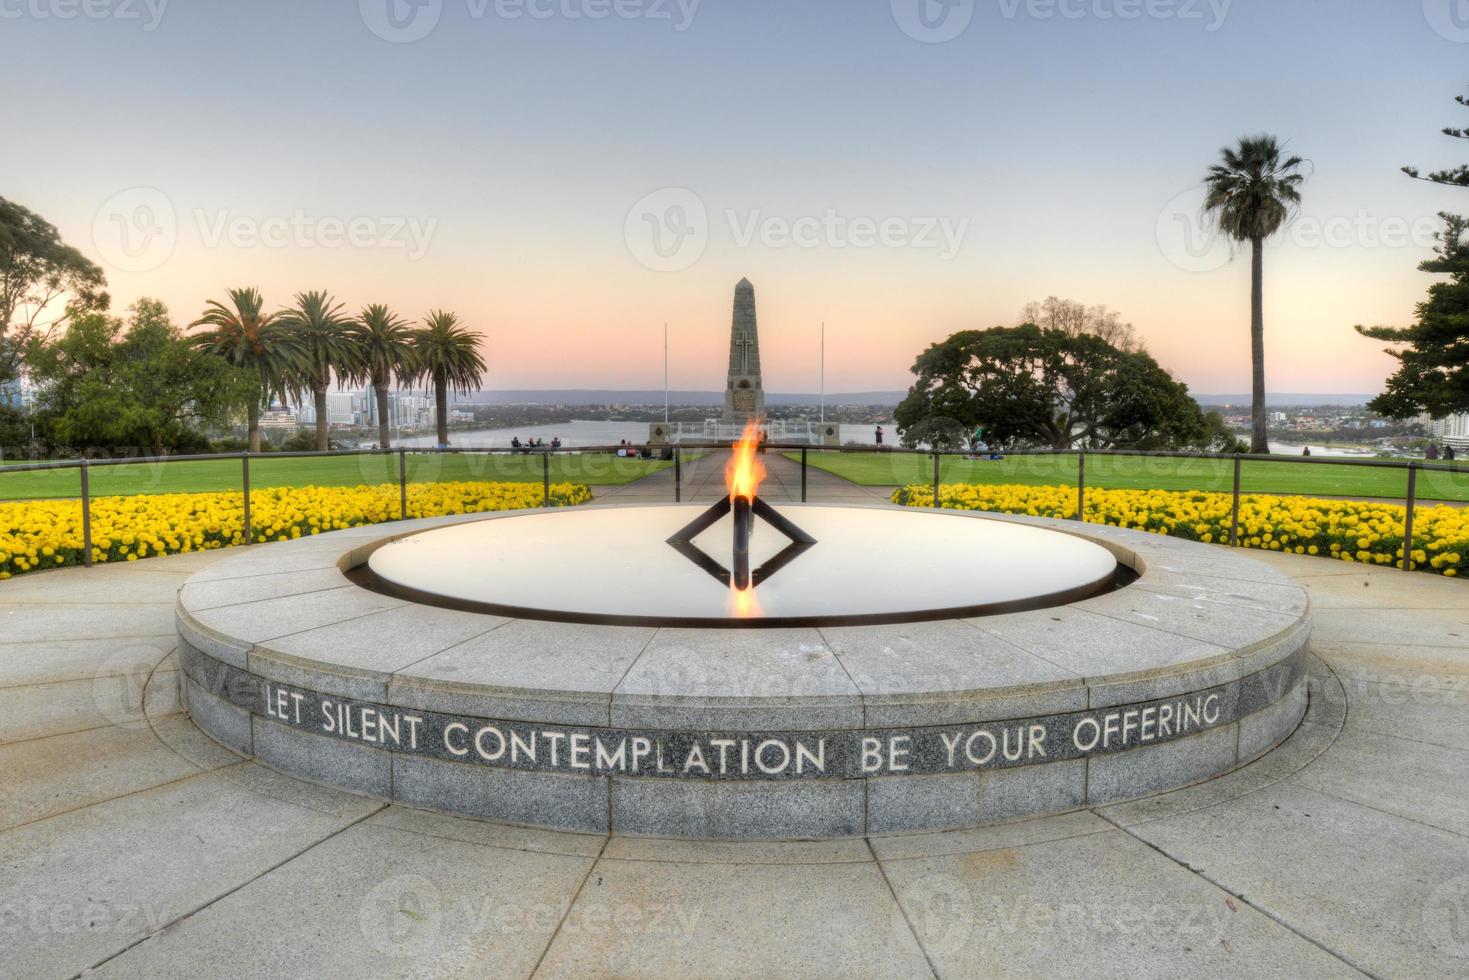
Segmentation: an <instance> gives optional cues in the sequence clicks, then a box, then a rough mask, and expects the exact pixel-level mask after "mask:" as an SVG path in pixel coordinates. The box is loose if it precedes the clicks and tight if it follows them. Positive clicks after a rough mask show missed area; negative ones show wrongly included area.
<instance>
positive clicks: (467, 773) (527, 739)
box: [178, 503, 1310, 838]
mask: <svg viewBox="0 0 1469 980" xmlns="http://www.w3.org/2000/svg"><path fill="white" fill-rule="evenodd" d="M742 520H743V522H744V523H743V524H741V523H740V522H741V521H742ZM731 527H734V528H735V534H734V538H733V543H731ZM740 527H743V528H744V532H745V533H744V537H743V538H742V537H741V534H740V531H739V528H740ZM746 541H747V542H748V547H746V546H745V544H744V543H742V542H746ZM178 628H179V636H180V639H181V646H180V660H181V665H182V668H183V669H182V672H181V683H182V685H183V689H184V698H185V703H186V704H187V706H188V708H189V711H190V713H191V715H192V716H193V718H194V720H195V722H196V723H197V724H198V725H199V726H200V727H201V728H203V729H204V730H205V731H206V732H208V733H209V734H211V735H212V736H213V737H214V738H215V739H217V740H218V741H220V742H221V743H223V744H225V745H227V746H229V747H230V748H232V749H234V750H235V751H237V752H239V753H241V754H242V755H245V756H248V757H251V758H254V759H257V760H259V761H260V762H262V763H263V764H265V765H268V766H271V767H273V768H275V769H278V770H281V771H283V772H287V773H290V774H293V775H296V776H300V777H304V778H307V779H313V780H317V781H321V782H325V783H329V784H332V785H335V786H340V787H344V788H346V789H349V790H352V791H354V792H359V793H363V794H367V795H371V796H375V797H378V798H381V799H385V800H393V801H396V802H400V803H403V804H406V805H410V806H415V807H423V808H427V809H434V810H442V811H448V812H453V813H460V814H468V815H473V816H478V817H483V818H487V819H492V820H499V821H506V822H511V823H521V824H529V825H534V826H541V827H554V828H560V829H570V830H582V831H588V832H596V833H619V834H639V835H656V836H677V837H722V838H758V837H764V838H796V837H800V838H807V837H832V836H849V835H860V834H875V833H894V832H912V831H925V830H939V829H950V828H959V827H966V826H971V825H975V824H980V823H985V822H989V821H995V820H1004V819H1014V818H1017V817H1024V816H1030V815H1037V814H1044V813H1054V812H1059V811H1064V810H1069V809H1076V808H1080V807H1084V806H1091V805H1097V804H1102V803H1109V802H1114V801H1119V800H1125V799H1132V798H1137V797H1141V796H1146V795H1150V794H1155V793H1159V792H1164V791H1167V790H1170V789H1174V788H1177V787H1180V786H1184V785H1188V784H1190V783H1194V782H1198V781H1201V780H1204V779H1208V778H1211V777H1214V776H1217V775H1219V774H1222V773H1225V772H1228V771H1230V770H1232V769H1234V768H1236V767H1238V766H1241V765H1244V764H1245V763H1247V762H1249V761H1251V760H1252V759H1254V758H1256V757H1258V756H1260V755H1261V754H1263V753H1265V752H1267V751H1269V750H1270V749H1271V748H1272V747H1274V746H1275V745H1276V744H1278V743H1279V742H1280V741H1281V740H1282V739H1284V738H1285V737H1286V736H1287V735H1288V734H1289V733H1290V732H1291V731H1292V730H1294V728H1295V726H1296V725H1297V723H1298V722H1299V720H1300V717H1301V715H1302V713H1303V712H1304V710H1305V706H1306V687H1305V684H1304V676H1305V658H1306V656H1307V654H1308V643H1309V635H1310V617H1309V608H1308V603H1307V600H1306V596H1305V593H1304V591H1303V590H1302V589H1300V588H1299V587H1297V586H1296V585H1294V584H1293V583H1291V582H1290V581H1289V580H1288V579H1286V578H1285V577H1284V576H1282V575H1280V574H1278V573H1276V572H1274V571H1273V570H1272V569H1270V568H1268V567H1267V566H1265V565H1263V564H1261V563H1259V562H1257V561H1254V560H1251V559H1249V558H1246V557H1244V556H1243V555H1241V554H1240V553H1238V552H1233V551H1229V550H1227V549H1224V548H1219V547H1211V546H1207V545H1200V544H1194V543H1190V542H1183V541H1177V540H1173V539H1170V538H1166V537H1161V536H1157V535H1151V534H1146V533H1143V532H1138V531H1127V530H1120V529H1117V528H1110V527H1105V526H1098V525H1090V524H1077V523H1074V522H1065V521H1052V520H1046V519H1039V518H1020V517H1009V516H1003V515H990V514H975V513H969V512H959V511H937V512H935V511H917V510H897V509H894V508H888V507H872V508H854V507H820V506H804V505H791V506H781V507H780V508H778V510H776V509H773V508H769V507H768V506H766V505H764V504H763V503H762V504H756V505H755V506H754V508H753V512H752V511H751V509H750V507H749V506H748V505H747V506H746V507H745V509H744V510H743V512H742V511H741V508H740V507H739V506H738V504H736V505H735V506H734V507H733V511H732V512H731V508H730V507H729V506H725V507H724V509H723V510H719V508H718V507H716V508H715V509H713V510H712V511H705V510H704V509H703V508H700V507H691V506H666V507H629V508H606V507H584V508H578V509H575V510H564V511H554V512H546V511H529V512H512V513H504V514H489V515H466V516H461V517H451V518H439V519H432V520H425V521H412V522H405V523H401V524H397V525H379V526H376V527H369V528H357V529H353V530H350V531H340V532H335V533H332V534H326V535H321V536H319V537H314V538H310V539H302V540H298V541H292V542H286V543H280V544H272V545H265V546H259V547H252V548H249V549H242V550H241V552H240V553H239V554H238V555H234V556H231V557H229V558H226V559H224V560H222V561H220V562H218V563H217V564H215V565H213V566H211V567H210V568H208V569H206V570H205V571H203V572H201V573H199V574H198V575H196V576H194V577H193V578H192V579H190V580H189V582H188V583H187V584H186V585H185V586H184V588H183V589H182V590H181V592H180V594H179V602H178Z"/></svg>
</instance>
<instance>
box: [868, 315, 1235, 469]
mask: <svg viewBox="0 0 1469 980" xmlns="http://www.w3.org/2000/svg"><path fill="white" fill-rule="evenodd" d="M913 373H914V374H916V375H917V376H918V379H917V381H916V382H915V383H914V385H913V387H912V388H911V389H909V392H908V395H907V397H906V398H905V399H904V400H903V402H902V404H900V405H899V406H898V409H897V412H896V418H897V422H898V426H899V427H900V428H901V429H902V431H903V439H904V442H906V443H908V444H909V445H913V444H915V443H917V442H920V441H923V442H931V443H935V444H940V445H943V444H948V443H950V442H952V441H953V439H952V438H951V436H953V435H954V434H955V433H967V432H969V431H972V430H973V428H974V427H975V426H976V425H979V426H983V427H984V431H985V440H986V441H987V442H988V443H989V444H990V445H992V446H997V447H1020V446H1040V447H1045V448H1051V449H1070V448H1088V449H1116V448H1133V449H1163V448H1184V447H1186V448H1225V447H1222V446H1220V445H1217V444H1214V445H1211V443H1214V442H1215V440H1216V438H1217V437H1218V436H1219V435H1220V433H1221V432H1222V428H1221V427H1219V426H1217V425H1216V426H1212V427H1211V425H1210V423H1209V420H1208V419H1207V418H1206V417H1205V415H1204V413H1203V411H1202V410H1201V409H1200V408H1199V405H1198V403H1197V402H1195V401H1194V400H1193V398H1192V397H1190V396H1189V394H1188V386H1187V385H1184V384H1182V383H1180V382H1178V381H1175V380H1174V379H1173V378H1172V377H1171V376H1170V375H1169V374H1168V372H1167V371H1165V370H1163V368H1161V367H1160V366H1159V365H1158V363H1157V362H1156V361H1154V360H1153V358H1152V357H1151V356H1149V355H1148V354H1147V353H1144V352H1141V351H1124V350H1120V349H1118V348H1116V347H1114V346H1112V345H1111V344H1109V343H1108V342H1107V341H1105V340H1103V339H1102V338H1100V337H1095V336H1092V335H1090V334H1078V335H1071V334H1068V333H1066V332H1065V331H1063V330H1043V329H1041V328H1040V327H1038V326H1036V325H1035V324H1023V325H1021V326H1018V327H994V328H992V329H989V330H964V331H961V332H959V333H956V334H954V335H953V336H952V337H950V338H949V339H947V340H945V341H943V342H942V343H937V344H934V345H933V346H931V347H929V348H928V350H926V351H924V352H923V353H922V354H921V355H919V357H918V360H917V361H916V362H915V363H914V365H913ZM1228 448H1232V446H1230V447H1228Z"/></svg>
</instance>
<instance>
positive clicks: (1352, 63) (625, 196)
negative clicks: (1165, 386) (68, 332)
mask: <svg viewBox="0 0 1469 980" xmlns="http://www.w3.org/2000/svg"><path fill="white" fill-rule="evenodd" d="M918 2H919V0H892V2H891V3H888V2H871V0H864V2H860V3H859V2H853V0H779V2H775V0H740V2H734V0H704V2H702V3H697V2H695V0H682V2H679V0H618V2H617V3H616V4H615V5H614V3H613V2H612V0H499V2H498V3H497V2H496V0H483V2H482V0H413V2H410V0H361V2H360V3H359V2H356V0H330V2H328V0H314V2H309V3H304V2H300V0H255V2H243V0H236V2H229V3H226V2H209V3H205V2H191V3H185V2H182V0H174V2H173V3H165V2H164V0H151V4H150V3H147V2H144V0H126V2H124V0H92V3H93V4H94V6H93V7H92V8H91V9H92V15H90V16H89V15H88V14H87V13H84V12H81V10H80V9H79V8H77V7H75V6H74V5H72V4H70V3H68V2H67V0H0V38H3V39H4V42H5V51H6V56H5V58H4V59H3V60H0V87H3V90H4V92H5V98H4V100H3V103H0V122H3V125H4V130H5V133H6V140H5V149H4V152H3V154H0V177H3V180H0V194H3V195H4V196H5V197H8V198H10V199H11V200H14V201H17V202H19V203H21V204H23V205H25V206H27V207H29V208H31V209H32V210H34V211H37V212H39V213H40V214H42V215H44V216H45V217H46V218H48V219H49V220H51V221H52V222H53V223H55V224H56V225H57V226H58V227H59V228H60V230H61V232H62V234H63V236H64V237H65V238H66V239H67V240H68V241H69V242H71V243H72V244H74V245H76V246H78V247H79V248H81V249H82V250H83V251H84V252H86V253H87V254H88V255H89V256H91V257H92V258H94V259H96V260H97V261H98V262H100V263H101V264H102V265H103V266H104V268H105V269H106V271H107V275H108V279H109V282H110V285H111V289H112V293H113V296H114V302H115V305H116V306H118V307H122V306H125V305H127V304H128V303H130V302H132V301H133V300H135V299H137V298H138V297H140V296H157V297H160V298H162V299H163V300H164V301H165V302H167V303H168V305H169V306H170V308H171V309H172V310H173V312H174V314H175V317H176V318H177V319H179V320H180V321H181V322H187V321H188V320H191V319H193V318H194V317H195V316H197V315H198V313H199V311H200V309H201V308H202V306H203V304H204V302H205V301H206V300H208V299H210V298H215V297H222V294H223V292H224V290H225V289H226V288H227V287H230V286H236V285H258V286H260V287H261V288H262V289H263V290H264V292H265V294H266V297H267V299H268V300H269V301H271V302H272V303H282V304H283V303H285V302H287V301H289V299H290V296H291V294H292V293H293V292H295V291H297V290H302V289H312V288H325V289H329V290H331V291H333V292H334V293H336V294H337V295H338V296H339V297H340V298H341V299H342V300H344V301H346V302H347V303H348V304H349V306H351V307H352V308H353V309H356V308H358V307H360V306H361V305H363V304H366V303H369V302H385V303H388V304H391V305H392V306H394V307H395V308H396V309H398V310H399V311H400V312H402V313H404V314H405V315H409V316H413V317H417V316H420V315H422V313H423V312H424V311H425V310H426V309H428V308H430V307H443V308H447V309H451V310H454V311H456V312H458V313H459V315H460V316H461V318H463V319H464V320H465V321H466V322H467V323H469V324H470V325H472V326H473V327H474V328H475V329H477V330H479V331H480V332H482V333H483V334H484V336H485V352H486V354H487V359H488V361H489V364H490V375H489V379H488V382H487V387H500V388H547V387H555V388H562V387H598V388H651V387H658V386H660V385H661V384H662V329H663V328H662V325H663V323H664V322H665V321H667V322H668V323H669V325H670V332H671V336H672V377H671V383H672V385H673V387H675V388H703V389H712V388H718V387H720V385H721V384H722V381H723V371H724V360H723V358H724V345H725V344H727V342H728V328H729V316H730V311H729V305H730V300H731V295H732V291H733V288H734V284H735V282H736V281H737V280H738V279H739V278H740V277H741V276H748V277H749V278H750V279H751V280H752V281H753V282H754V284H755V288H756V292H757V298H758V301H759V314H760V327H761V339H762V347H763V361H764V365H765V371H766V385H767V387H768V388H769V389H771V390H774V391H814V390H815V389H816V387H817V384H818V361H817V350H818V336H819V325H820V323H821V322H822V321H823V320H824V321H825V322H826V324H827V341H828V347H827V350H828V355H827V388H828V390H829V391H833V392H840V391H852V390H867V389H879V388H881V389H888V388H902V387H906V386H907V384H908V383H909V381H910V380H911V376H910V375H909V373H908V368H909V366H910V365H911V363H912V361H913V358H914V356H915V355H916V354H917V353H918V352H919V351H921V350H922V349H923V348H924V347H925V346H926V345H927V344H929V343H930V342H932V341H935V340H938V339H941V338H942V337H944V336H947V335H948V334H949V333H951V332H953V331H955V330H958V329H963V328H971V327H987V326H993V325H996V324H1000V323H1010V322H1013V321H1014V319H1015V317H1016V315H1017V313H1018V312H1019V310H1020V308H1021V307H1022V306H1023V305H1024V304H1025V303H1026V302H1027V301H1030V300H1037V299H1042V298H1044V297H1046V296H1047V295H1051V294H1055V295H1058V296H1062V297H1067V298H1071V299H1075V300H1080V301H1083V302H1085V303H1088V304H1106V305H1108V306H1110V307H1113V308H1114V309H1117V310H1119V311H1121V313H1122V315H1123V317H1124V319H1126V320H1128V321H1130V322H1132V323H1133V324H1134V325H1135V326H1136V327H1137V328H1138V330H1139V331H1140V333H1141V334H1142V335H1143V337H1144V338H1145V340H1146V343H1147V345H1148V347H1149V349H1150V350H1151V351H1152V352H1153V354H1154V355H1155V356H1156V357H1157V358H1158V360H1159V361H1160V362H1162V363H1163V364H1164V365H1165V366H1166V367H1168V368H1169V369H1170V370H1172V371H1173V372H1174V373H1175V374H1176V375H1177V376H1178V377H1180V378H1181V379H1182V380H1184V381H1186V382H1188V383H1189V384H1190V385H1191V386H1192V387H1193V388H1194V390H1195V391H1197V392H1202V393H1218V392H1243V391H1247V390H1248V381H1249V374H1248V372H1249V345H1248V318H1249V305H1248V301H1249V268H1248V261H1247V258H1246V257H1245V256H1244V255H1240V256H1239V257H1236V258H1235V259H1234V260H1233V261H1226V260H1227V259H1228V258H1229V256H1228V253H1227V250H1223V249H1222V248H1220V249H1217V250H1215V251H1212V252H1211V251H1207V250H1204V249H1202V248H1200V247H1198V246H1199V245H1200V241H1201V240H1200V239H1199V238H1198V237H1197V236H1198V235H1199V234H1200V232H1199V230H1198V229H1197V228H1193V229H1190V228H1189V227H1188V225H1189V224H1190V223H1193V224H1197V215H1196V212H1197V207H1198V202H1199V200H1200V197H1201V195H1200V194H1199V193H1198V187H1199V184H1200V179H1201V177H1202V175H1203V173H1204V171H1205V169H1206V167H1207V166H1208V165H1209V164H1210V163H1211V162H1213V161H1214V159H1215V157H1216V156H1217V153H1218V149H1219V147H1220V146H1221V145H1222V144H1224V143H1226V142H1230V141H1232V140H1233V139H1235V138H1236V137H1238V136H1240V135H1241V134H1244V133H1254V132H1259V131H1268V132H1273V133H1275V134H1277V135H1279V136H1280V137H1282V138H1284V139H1288V140H1289V145H1290V148H1291V150H1293V151H1294V152H1297V153H1300V154H1302V155H1303V156H1305V157H1307V158H1308V160H1309V161H1310V166H1309V170H1310V172H1311V177H1310V179H1309V180H1308V181H1307V183H1306V184H1305V187H1304V194H1305V207H1304V210H1303V213H1302V215H1301V217H1300V219H1299V220H1298V223H1297V226H1296V227H1295V228H1294V229H1292V230H1291V231H1288V232H1287V233H1285V234H1284V235H1282V236H1280V240H1278V241H1276V242H1275V243H1274V244H1273V245H1272V247H1271V248H1270V249H1269V252H1268V255H1267V260H1266V330H1267V338H1268V359H1267V370H1268V381H1269V387H1270V389H1271V390H1272V391H1278V392H1342V393H1345V392H1376V391H1378V390H1380V388H1381V385H1382V381H1383V378H1384V377H1385V375H1386V374H1387V373H1388V372H1389V370H1390V361H1389V359H1388V358H1387V357H1385V356H1384V355H1383V354H1381V353H1380V352H1379V350H1378V345H1377V344H1375V343H1373V342H1371V341H1367V340H1363V339H1361V338H1358V337H1356V336H1355V335H1354V334H1353V333H1352V332H1351V327H1352V325H1353V324H1354V323H1359V322H1365V323H1377V322H1389V323H1396V322H1405V321H1406V320H1408V319H1409V318H1410V317H1411V315H1412V308H1413V304H1414V303H1415V302H1417V301H1418V300H1419V299H1421V298H1422V296H1423V293H1424V289H1425V288H1426V286H1427V285H1428V283H1429V282H1430V279H1429V277H1427V276H1425V275H1424V274H1422V273H1420V272H1417V271H1416V269H1415V266H1416V265H1417V263H1418V262H1419V261H1421V260H1422V259H1423V258H1424V257H1425V256H1426V255H1428V253H1429V249H1430V245H1431V241H1430V240H1429V238H1428V234H1429V232H1431V231H1432V230H1433V229H1434V228H1435V227H1436V224H1435V222H1433V221H1432V216H1433V215H1434V213H1435V212H1437V211H1440V210H1465V209H1469V196H1466V194H1465V192H1464V191H1461V190H1460V191H1456V190H1452V189H1449V188H1442V187H1436V186H1433V185H1429V184H1424V183H1419V182H1414V181H1411V180H1409V179H1408V178H1407V177H1404V176H1403V175H1401V174H1400V173H1399V172H1398V168H1399V166H1401V165H1403V164H1418V165H1421V166H1423V167H1424V168H1425V169H1427V168H1438V167H1442V166H1448V165H1457V164H1458V163H1461V162H1463V160H1462V151H1463V145H1462V144H1461V143H1456V142H1455V141H1453V140H1449V139H1447V138H1445V137H1442V136H1440V135H1438V130H1439V129H1440V128H1441V127H1443V126H1447V125H1469V112H1466V111H1465V110H1463V109H1460V108H1459V107H1457V106H1455V105H1454V104H1453V102H1452V99H1453V96H1454V95H1455V94H1458V93H1460V92H1464V91H1466V87H1469V71H1466V66H1469V22H1465V21H1463V20H1462V19H1460V20H1455V19H1453V17H1452V16H1451V13H1452V10H1453V5H1454V4H1455V3H1457V2H1458V0H1442V2H1440V0H1421V2H1420V0H1392V2H1383V0H1334V2H1327V0H1293V2H1290V3H1282V2H1279V0H1234V2H1233V3H1228V2H1226V0H1213V2H1212V3H1211V2H1210V0H1151V3H1143V2H1142V0H976V2H972V3H971V2H970V0H955V6H953V7H951V8H944V7H941V6H940V5H939V4H937V3H936V2H933V0H924V2H926V3H929V6H928V8H927V13H928V15H929V16H928V20H927V21H926V22H925V21H922V20H919V19H917V17H916V15H917V13H918V11H917V9H916V7H917V4H918ZM1148 10H1152V11H1154V15H1152V16H1150V15H1149V14H1148V12H1147V11H1148ZM67 13H75V16H73V17H70V18H66V17H64V16H63V15H65V14H67ZM601 13H605V14H606V16H603V17H598V16H596V15H597V14H601ZM946 13H947V15H948V17H949V18H950V19H948V20H945V19H944V17H943V15H944V14H946ZM1134 13H1137V14H1139V16H1131V15H1132V14H1134ZM389 14H392V16H389ZM517 14H518V15H519V16H516V15H517ZM1124 14H1125V15H1128V16H1124ZM966 17H967V18H968V20H967V23H962V21H963V20H964V18H966ZM956 18H957V19H956ZM925 23H927V24H928V25H930V26H924V25H925ZM933 25H937V26H933ZM905 27H906V28H907V29H906V30H905ZM418 34H422V35H423V36H421V37H417V38H416V39H414V37H415V36H416V35H418ZM948 34H954V36H952V37H949V38H948V39H947V40H940V37H942V36H945V35H948ZM915 35H916V36H915ZM925 38H926V39H925ZM701 212H702V213H701ZM799 219H815V220H812V221H807V222H806V223H804V224H803V223H801V221H800V220H799ZM792 228H794V229H795V234H794V235H788V234H785V232H783V229H786V230H789V229H792ZM654 231H657V232H658V233H659V241H658V242H657V243H655V242H654V235H653V233H654ZM945 231H947V233H948V236H949V237H948V238H946V237H945ZM1190 235H1192V236H1194V237H1192V238H1190V237H1188V236H1190ZM655 244H656V246H657V247H655ZM660 247H661V251H660V250H659V248H660Z"/></svg>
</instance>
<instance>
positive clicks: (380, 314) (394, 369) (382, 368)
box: [350, 303, 414, 449]
mask: <svg viewBox="0 0 1469 980" xmlns="http://www.w3.org/2000/svg"><path fill="white" fill-rule="evenodd" d="M350 332H351V335H352V337H353V339H354V340H355V341H356V344H357V347H358V349H359V351H360V353H361V359H362V372H363V374H364V375H366V378H367V381H368V382H369V383H370V384H371V385H372V390H373V393H374V395H375V397H376V398H377V431H378V445H379V446H381V447H382V448H384V449H386V448H388V445H389V440H390V439H391V438H392V431H393V427H392V424H391V420H390V419H389V418H388V388H389V387H391V386H392V384H393V382H394V381H395V380H396V381H398V382H399V383H402V382H404V381H405V380H407V379H408V378H411V377H412V376H413V363H414V361H413V359H414V350H413V329H412V328H411V327H410V326H409V325H408V323H407V322H406V321H405V320H403V319H402V318H400V317H398V316H397V315H396V314H394V313H393V311H392V310H390V309H388V308H387V307H386V306H384V305H383V304H381V303H374V304H372V305H371V306H367V307H365V308H363V310H362V314H361V315H360V316H359V317H358V319H357V322H356V323H354V324H352V326H351V328H350Z"/></svg>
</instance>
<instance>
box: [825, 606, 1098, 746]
mask: <svg viewBox="0 0 1469 980" xmlns="http://www.w3.org/2000/svg"><path fill="white" fill-rule="evenodd" d="M820 632H821V635H822V637H823V638H824V639H825V640H826V642H827V645H828V646H830V647H831V649H832V651H833V652H834V653H835V654H836V656H837V659H838V660H840V661H841V664H842V666H843V667H844V668H845V669H846V672H847V674H848V676H850V677H851V678H852V681H853V683H855V684H856V685H857V688H858V690H860V691H861V692H862V700H863V703H864V707H865V709H866V723H867V724H868V725H869V726H874V727H876V726H893V727H897V726H902V725H909V724H915V723H916V724H928V725H932V724H943V723H957V722H971V721H988V720H992V719H996V718H1011V717H1015V711H1016V709H1017V708H1018V706H1019V704H1020V703H1021V702H1022V701H1023V703H1024V706H1025V710H1026V711H1032V712H1036V713H1041V712H1053V713H1058V714H1059V713H1060V712H1063V711H1078V710H1080V709H1082V708H1085V707H1086V689H1085V687H1084V685H1083V683H1082V679H1081V677H1080V676H1078V675H1077V674H1074V673H1072V672H1071V671H1068V670H1064V669H1062V668H1060V667H1057V666H1056V665H1055V664H1052V663H1050V662H1048V661H1045V660H1042V659H1041V658H1039V657H1037V656H1036V655H1035V654H1033V653H1030V652H1027V651H1025V650H1022V649H1020V648H1019V647H1017V646H1014V645H1012V644H1010V643H1007V642H1005V641H1004V640H1002V639H1000V638H999V637H998V636H995V635H994V634H992V633H987V632H984V631H982V630H980V629H977V628H976V627H975V626H974V625H972V623H970V622H960V621H958V620H941V621H938V622H929V623H907V624H903V625H895V626H866V627H845V626H838V627H826V628H823V629H822V630H821V631H820ZM995 688H1010V689H1012V690H1010V691H1009V693H1008V696H999V695H997V693H996V691H995V690H994V689H995ZM945 708H947V709H948V710H947V712H945V710H944V709H945Z"/></svg>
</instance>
